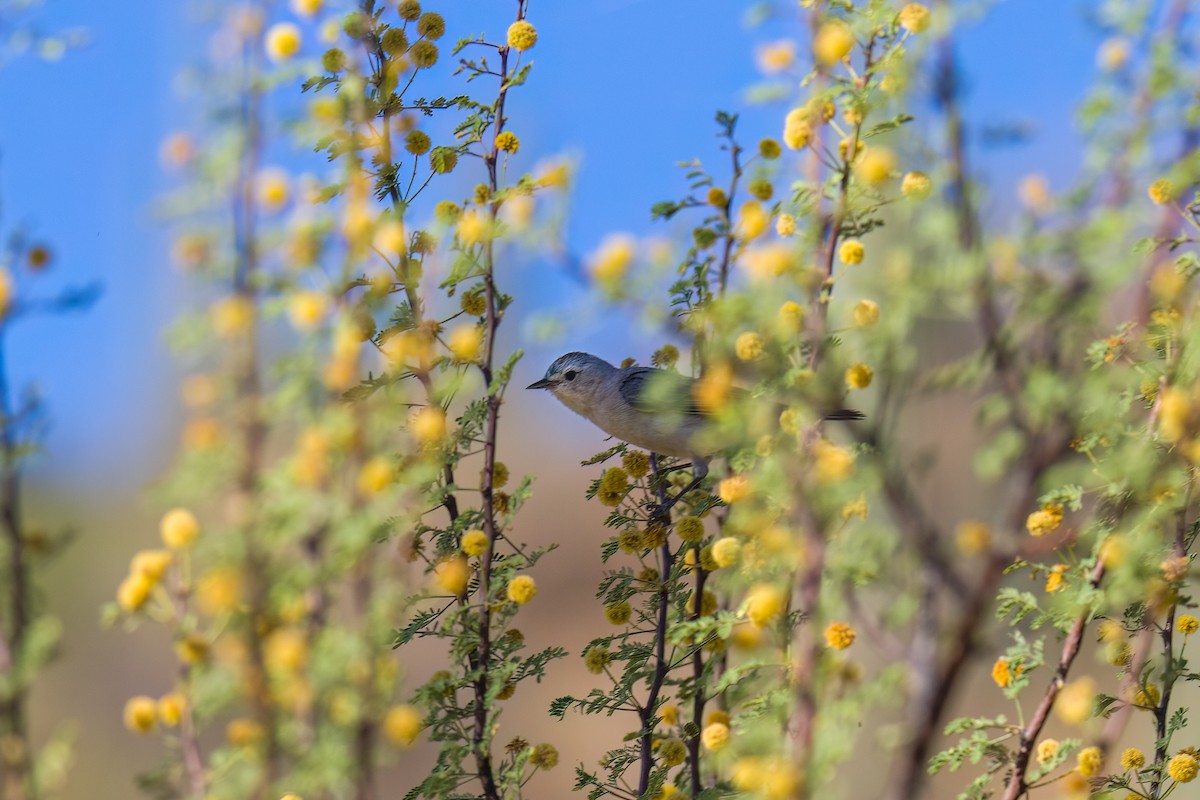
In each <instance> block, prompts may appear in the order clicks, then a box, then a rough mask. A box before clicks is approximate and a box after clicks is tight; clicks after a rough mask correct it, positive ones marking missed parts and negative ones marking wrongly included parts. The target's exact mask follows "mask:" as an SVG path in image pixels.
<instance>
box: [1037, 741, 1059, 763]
mask: <svg viewBox="0 0 1200 800" xmlns="http://www.w3.org/2000/svg"><path fill="white" fill-rule="evenodd" d="M1057 754H1058V739H1042V740H1041V741H1040V742H1038V746H1037V760H1038V763H1039V764H1045V763H1046V762H1047V761H1049V760H1050V759H1052V758H1054V756H1055V755H1057Z"/></svg>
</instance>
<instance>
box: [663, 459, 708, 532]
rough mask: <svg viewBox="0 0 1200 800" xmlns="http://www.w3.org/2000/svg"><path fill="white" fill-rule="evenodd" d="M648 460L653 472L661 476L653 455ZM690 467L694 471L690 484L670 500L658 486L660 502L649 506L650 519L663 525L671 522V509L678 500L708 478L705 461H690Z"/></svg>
mask: <svg viewBox="0 0 1200 800" xmlns="http://www.w3.org/2000/svg"><path fill="white" fill-rule="evenodd" d="M650 458H651V463H652V464H653V465H654V471H655V472H656V473H657V474H658V475H660V476H661V475H663V474H664V473H663V472H662V471H660V470H659V469H658V459H657V458H656V457H655V456H654V455H653V454H651V456H650ZM692 465H693V466H694V467H695V470H696V471H695V473H694V474H693V476H692V482H691V483H689V484H688V485H687V486H685V487H683V490H682V491H681V492H680V493H679V494H677V495H675V496H674V497H672V498H671V499H670V500H667V499H666V492H665V490H663V489H662V488H661V486H660V488H659V494H658V496H659V498H660V499H661V500H662V502H661V503H655V504H653V505H651V506H650V508H649V511H650V516H651V517H657V518H658V519H659V520H660V521H661V522H663V523H664V524H665V523H669V522H670V521H671V508H672V507H674V505H675V504H676V503H678V502H679V501H680V500H682V499H683V498H684V496H685V495H687V493H688V492H690V491H692V490H693V489H695V488H696V487H697V486H699V485H700V484H701V482H703V480H704V479H705V478H706V477H708V462H707V461H705V460H704V459H703V458H694V459H692Z"/></svg>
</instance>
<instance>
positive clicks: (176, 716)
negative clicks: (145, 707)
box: [157, 692, 187, 728]
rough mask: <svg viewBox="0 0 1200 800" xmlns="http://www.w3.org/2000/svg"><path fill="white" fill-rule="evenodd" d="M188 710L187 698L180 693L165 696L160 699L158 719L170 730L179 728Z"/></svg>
mask: <svg viewBox="0 0 1200 800" xmlns="http://www.w3.org/2000/svg"><path fill="white" fill-rule="evenodd" d="M186 709H187V698H186V697H184V696H183V695H182V694H180V693H179V692H171V693H170V694H164V695H163V696H162V697H160V698H158V706H157V713H158V719H159V720H160V721H161V722H162V724H163V725H166V726H167V727H168V728H174V727H177V726H178V725H179V723H180V721H181V720H182V719H183V712H184V711H185V710H186Z"/></svg>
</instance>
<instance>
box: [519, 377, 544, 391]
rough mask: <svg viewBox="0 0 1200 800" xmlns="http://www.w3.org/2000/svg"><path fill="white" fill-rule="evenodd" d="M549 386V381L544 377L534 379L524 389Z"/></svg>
mask: <svg viewBox="0 0 1200 800" xmlns="http://www.w3.org/2000/svg"><path fill="white" fill-rule="evenodd" d="M549 387H550V381H548V380H546V379H545V378H542V379H541V380H540V381H534V382H533V383H531V384H529V385H528V386H526V387H525V388H526V389H548V388H549Z"/></svg>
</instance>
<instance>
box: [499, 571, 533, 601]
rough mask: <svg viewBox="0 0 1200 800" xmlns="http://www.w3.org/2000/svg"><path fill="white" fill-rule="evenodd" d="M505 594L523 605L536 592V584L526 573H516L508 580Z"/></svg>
mask: <svg viewBox="0 0 1200 800" xmlns="http://www.w3.org/2000/svg"><path fill="white" fill-rule="evenodd" d="M505 594H506V595H507V596H508V599H509V600H511V601H512V602H514V603H516V604H518V605H524V604H525V603H528V602H529V601H530V600H532V599H533V597H534V595H536V594H537V584H536V583H535V582H534V580H533V578H531V577H529V576H528V575H518V576H517V577H515V578H513V579H512V580H511V581H509V584H508V589H507V590H506V592H505Z"/></svg>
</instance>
